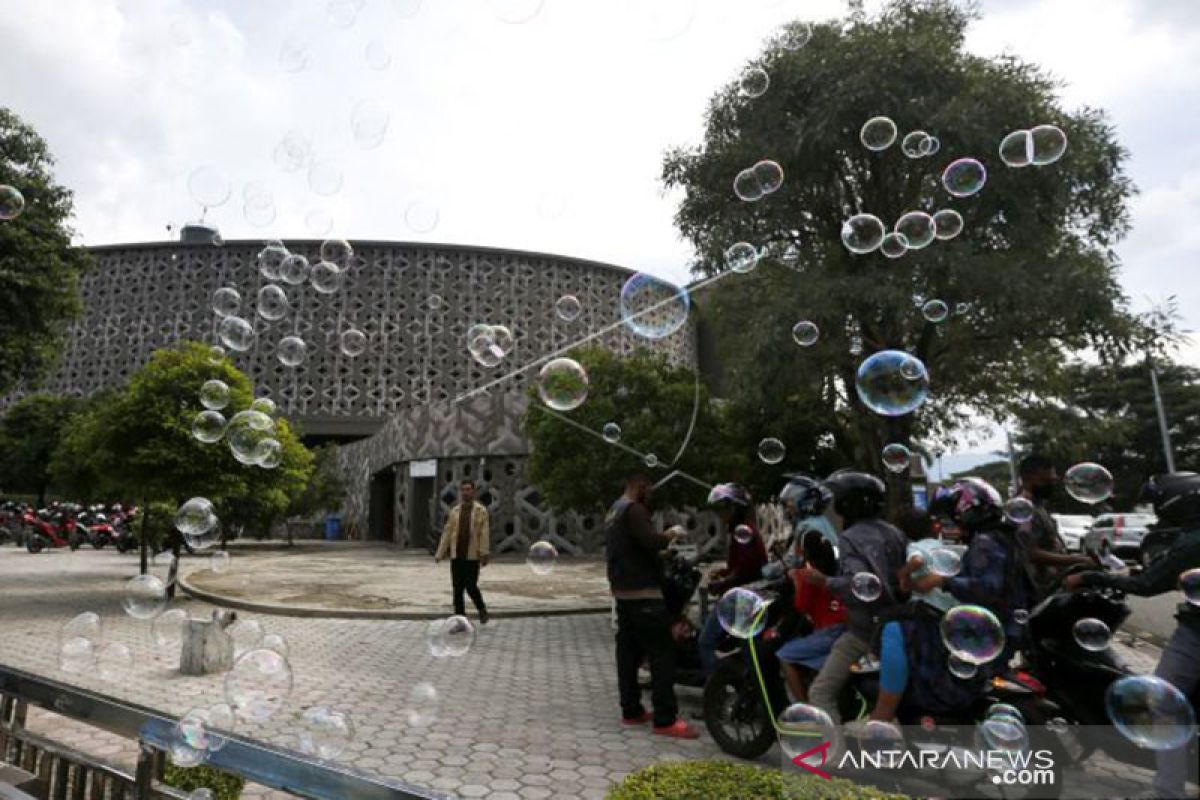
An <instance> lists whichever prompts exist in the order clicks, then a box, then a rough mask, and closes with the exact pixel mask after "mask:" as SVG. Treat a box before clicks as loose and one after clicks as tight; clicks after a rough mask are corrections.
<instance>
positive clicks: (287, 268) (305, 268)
mask: <svg viewBox="0 0 1200 800" xmlns="http://www.w3.org/2000/svg"><path fill="white" fill-rule="evenodd" d="M311 269H312V266H311V265H310V264H309V263H308V259H307V258H305V257H304V256H302V255H300V254H299V253H292V254H291V255H290V256H288V257H287V258H285V259H284V260H283V263H282V264H280V265H279V277H280V278H282V279H283V281H284V283H290V284H291V285H292V286H299V285H300V284H302V283H304V282H305V281H306V280H308V273H309V271H311Z"/></svg>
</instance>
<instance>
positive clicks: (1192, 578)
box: [1179, 567, 1200, 606]
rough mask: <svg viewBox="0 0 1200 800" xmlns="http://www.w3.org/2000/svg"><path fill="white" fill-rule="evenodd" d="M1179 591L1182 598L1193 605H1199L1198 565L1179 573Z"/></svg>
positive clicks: (1199, 569) (1199, 571)
mask: <svg viewBox="0 0 1200 800" xmlns="http://www.w3.org/2000/svg"><path fill="white" fill-rule="evenodd" d="M1179 591H1181V592H1183V599H1184V600H1187V601H1188V602H1189V603H1191V604H1192V605H1194V606H1200V567H1193V568H1192V569H1189V570H1187V571H1185V572H1182V573H1180V575H1179Z"/></svg>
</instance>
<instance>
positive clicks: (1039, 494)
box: [1031, 483, 1058, 500]
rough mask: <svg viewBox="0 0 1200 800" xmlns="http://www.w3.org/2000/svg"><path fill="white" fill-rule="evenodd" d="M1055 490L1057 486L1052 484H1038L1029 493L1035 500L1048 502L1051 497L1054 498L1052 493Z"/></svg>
mask: <svg viewBox="0 0 1200 800" xmlns="http://www.w3.org/2000/svg"><path fill="white" fill-rule="evenodd" d="M1057 488H1058V487H1057V485H1056V484H1053V483H1039V484H1038V485H1037V486H1034V487H1033V489H1032V491H1031V493H1032V494H1033V499H1035V500H1049V499H1050V498H1051V497H1054V492H1055V490H1056V489H1057Z"/></svg>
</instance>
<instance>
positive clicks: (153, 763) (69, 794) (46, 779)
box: [0, 665, 451, 800]
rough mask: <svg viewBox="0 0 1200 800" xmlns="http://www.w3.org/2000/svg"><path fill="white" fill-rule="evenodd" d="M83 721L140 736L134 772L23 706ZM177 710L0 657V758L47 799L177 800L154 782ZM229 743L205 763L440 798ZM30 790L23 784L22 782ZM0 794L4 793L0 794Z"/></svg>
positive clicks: (275, 783)
mask: <svg viewBox="0 0 1200 800" xmlns="http://www.w3.org/2000/svg"><path fill="white" fill-rule="evenodd" d="M30 705H32V706H36V707H39V708H44V709H46V710H47V711H50V712H52V713H54V714H59V715H61V716H64V717H68V718H70V719H74V720H78V721H79V722H84V723H86V724H88V725H91V726H93V727H96V728H99V729H101V730H105V731H108V732H109V733H113V734H116V735H118V736H122V737H125V738H127V739H132V740H136V741H137V742H138V761H137V769H136V771H135V772H134V773H133V774H130V773H128V772H125V771H123V770H121V769H118V768H116V767H113V766H111V765H108V764H105V763H104V762H102V761H99V760H97V759H95V758H93V757H91V756H88V755H86V754H84V753H80V752H78V751H76V750H72V749H71V748H68V747H64V746H62V745H59V744H56V743H55V742H52V741H50V740H49V739H47V738H45V737H43V736H39V735H37V734H33V733H30V732H29V731H27V730H25V719H26V713H27V710H28V706H30ZM178 721H179V720H178V717H174V716H171V715H169V714H164V713H162V712H159V711H155V710H153V709H149V708H145V707H143V706H138V705H134V704H131V703H126V702H124V701H121V700H115V699H113V698H110V697H106V696H104V695H100V694H96V693H95V692H91V691H88V690H86V689H80V688H78V687H75V686H69V685H67V684H64V683H60V682H59V681H56V680H52V679H49V678H43V677H40V676H38V675H34V674H32V673H29V672H25V671H23V670H19V669H14V668H12V667H7V666H4V665H0V763H3V762H7V763H9V764H11V765H12V766H15V767H18V768H20V769H23V770H25V771H27V772H30V773H33V774H35V775H37V776H38V780H37V785H36V787H35V789H34V790H33V793H35V794H36V796H38V797H45V798H51V800H68V798H69V799H70V800H105V799H106V798H108V799H110V800H161V798H171V800H180V799H181V798H186V797H187V793H186V792H181V791H180V790H178V789H173V788H171V787H169V786H166V785H164V784H162V783H161V782H160V779H161V778H162V775H163V767H164V765H165V753H166V751H167V750H168V748H169V747H170V745H171V743H172V741H173V740H174V738H175V733H174V729H175V725H176V723H177V722H178ZM221 736H222V737H223V738H225V739H226V740H227V743H226V744H225V746H224V747H222V748H221V749H220V750H218V751H216V752H213V753H211V754H209V757H208V759H207V761H206V762H205V763H206V764H207V765H208V766H211V767H214V768H216V769H219V770H222V771H224V772H228V773H232V774H234V775H238V776H241V777H242V778H244V779H245V780H246V781H248V782H253V783H257V784H261V785H263V786H268V787H270V788H273V789H280V790H282V791H285V792H289V793H291V794H294V795H298V796H300V797H309V798H314V800H341V798H348V797H353V798H356V799H357V798H361V799H362V800H439V799H441V798H449V797H451V795H447V794H442V793H435V792H432V791H430V790H428V789H423V788H419V787H416V786H412V785H409V784H406V783H403V782H400V781H394V780H389V779H386V778H379V777H375V776H372V775H367V774H365V773H362V772H358V771H357V770H354V769H352V768H350V767H347V766H343V765H340V764H330V763H326V762H321V761H317V760H314V759H312V758H309V757H308V756H305V755H303V754H302V753H298V752H295V751H292V750H287V749H284V748H281V747H276V746H273V745H268V744H264V743H262V742H253V741H250V740H248V739H244V738H241V737H239V736H237V735H236V734H233V733H227V732H221ZM27 791H28V790H27ZM0 796H3V795H2V794H0Z"/></svg>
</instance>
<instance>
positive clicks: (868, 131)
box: [858, 117, 896, 151]
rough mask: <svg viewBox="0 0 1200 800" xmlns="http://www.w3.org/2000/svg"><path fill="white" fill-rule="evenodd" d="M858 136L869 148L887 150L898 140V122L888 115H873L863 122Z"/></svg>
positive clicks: (864, 145)
mask: <svg viewBox="0 0 1200 800" xmlns="http://www.w3.org/2000/svg"><path fill="white" fill-rule="evenodd" d="M858 138H859V139H860V140H861V141H862V143H863V147H865V148H867V149H868V150H875V151H879V150H887V149H888V148H889V147H891V146H892V145H893V144H894V143H895V141H896V123H894V122H892V121H891V120H890V119H888V118H887V117H871V118H870V119H869V120H867V121H866V122H864V123H863V126H862V130H861V131H859V132H858Z"/></svg>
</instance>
